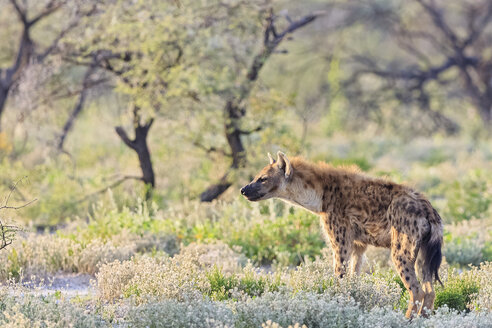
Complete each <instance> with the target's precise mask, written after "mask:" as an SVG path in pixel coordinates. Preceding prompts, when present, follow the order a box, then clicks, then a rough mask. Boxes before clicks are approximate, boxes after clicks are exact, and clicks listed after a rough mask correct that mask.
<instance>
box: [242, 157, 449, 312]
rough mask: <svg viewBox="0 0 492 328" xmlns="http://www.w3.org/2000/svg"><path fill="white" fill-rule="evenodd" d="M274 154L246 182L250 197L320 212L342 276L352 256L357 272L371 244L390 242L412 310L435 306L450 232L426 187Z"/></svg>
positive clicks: (247, 195) (335, 264)
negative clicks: (435, 282) (445, 235)
mask: <svg viewBox="0 0 492 328" xmlns="http://www.w3.org/2000/svg"><path fill="white" fill-rule="evenodd" d="M269 157H270V164H269V165H267V166H266V167H265V168H263V170H261V171H260V173H259V174H258V175H257V176H256V177H255V179H254V180H253V181H252V182H251V183H250V184H248V185H247V186H245V187H244V188H242V189H241V193H242V194H243V195H244V196H245V197H247V198H248V199H249V200H251V201H258V200H263V199H268V198H272V197H276V198H280V199H282V200H284V201H287V202H290V203H293V204H295V205H298V206H301V207H303V208H306V209H307V210H309V211H311V212H313V213H316V214H318V215H319V216H320V220H321V227H322V231H323V234H324V235H325V237H326V240H327V242H329V243H330V245H331V247H332V250H333V258H334V267H335V272H336V274H337V275H338V276H340V277H343V276H344V275H345V274H346V272H347V268H348V264H349V262H351V270H352V272H355V273H357V274H359V273H360V270H361V266H362V261H363V258H364V252H365V250H366V249H367V246H368V245H373V246H378V247H385V248H390V249H391V257H392V260H393V263H394V264H395V267H396V269H397V271H398V273H399V275H400V277H401V280H402V281H403V284H404V285H405V287H406V289H408V291H409V293H410V301H409V306H408V310H407V313H406V315H407V317H412V316H413V315H414V314H423V315H426V312H425V311H423V309H424V308H427V309H429V310H431V309H432V308H433V305H434V298H435V293H434V288H433V278H436V279H437V280H439V277H438V270H439V266H440V264H441V258H442V255H441V247H442V240H443V238H442V236H443V232H442V222H441V218H440V216H439V214H438V213H437V211H436V210H435V209H434V208H433V207H432V205H431V204H430V202H429V201H428V200H427V199H426V198H425V197H424V196H423V195H422V194H420V193H418V192H416V191H414V190H413V189H411V188H409V187H407V186H404V185H401V184H396V183H393V182H390V181H387V180H384V179H376V178H371V177H368V176H365V175H363V174H361V173H360V172H359V171H357V170H356V169H350V168H334V167H332V166H330V165H328V164H325V163H317V164H314V163H310V162H308V161H305V160H303V159H302V158H298V157H296V158H292V160H289V159H288V158H287V156H285V155H284V154H283V153H281V152H279V153H278V158H277V160H276V161H275V160H273V158H272V157H271V156H269ZM416 272H418V273H419V276H420V279H421V282H419V280H418V279H417V274H416ZM439 281H440V280H439Z"/></svg>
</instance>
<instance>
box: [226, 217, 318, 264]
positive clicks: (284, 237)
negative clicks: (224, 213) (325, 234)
mask: <svg viewBox="0 0 492 328" xmlns="http://www.w3.org/2000/svg"><path fill="white" fill-rule="evenodd" d="M229 243H230V244H233V245H239V246H241V248H242V249H243V251H244V254H245V255H246V256H248V257H249V258H251V259H253V260H255V261H256V262H258V263H263V264H268V263H272V262H274V261H275V262H278V263H280V264H295V265H297V264H299V263H301V262H302V261H303V259H304V258H305V257H306V258H311V259H313V258H314V257H315V256H319V255H320V254H321V249H322V248H323V247H324V245H325V244H324V241H323V239H322V238H321V234H320V232H319V219H318V217H316V216H315V215H312V214H310V213H306V212H296V213H295V214H288V215H284V216H282V217H277V218H275V219H264V220H263V222H261V223H256V224H253V225H252V226H251V227H250V229H248V230H247V231H241V230H238V231H236V232H234V234H233V236H232V238H231V240H230V241H229Z"/></svg>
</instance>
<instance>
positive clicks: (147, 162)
mask: <svg viewBox="0 0 492 328" xmlns="http://www.w3.org/2000/svg"><path fill="white" fill-rule="evenodd" d="M138 112H139V108H137V107H136V108H135V109H134V110H133V115H134V117H133V120H134V129H135V139H133V140H130V138H129V137H128V134H127V133H126V131H125V130H124V129H123V127H121V126H118V127H116V128H115V130H116V133H117V134H118V136H119V137H120V138H121V140H122V141H123V142H124V143H125V144H126V145H127V146H128V147H130V148H131V149H133V150H134V151H135V152H136V153H137V155H138V161H139V163H140V168H141V170H142V181H143V182H144V183H145V185H146V187H147V190H146V191H145V199H147V200H148V199H150V198H151V197H152V191H153V189H154V188H155V174H154V168H153V166H152V159H151V155H150V150H149V146H148V144H147V135H148V133H149V130H150V128H151V126H152V124H153V123H154V119H153V118H152V119H150V120H149V121H148V122H147V123H145V124H144V125H141V123H140V115H139V113H138Z"/></svg>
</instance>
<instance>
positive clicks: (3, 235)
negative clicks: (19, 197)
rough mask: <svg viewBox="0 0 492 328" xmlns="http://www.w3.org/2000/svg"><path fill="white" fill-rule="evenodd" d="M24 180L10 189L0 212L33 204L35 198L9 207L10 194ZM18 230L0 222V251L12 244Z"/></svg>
mask: <svg viewBox="0 0 492 328" xmlns="http://www.w3.org/2000/svg"><path fill="white" fill-rule="evenodd" d="M26 178H27V177H24V178H22V179H19V180H18V181H17V182H15V183H14V184H13V185H12V186H11V187H10V192H9V193H8V195H7V197H5V201H4V202H3V205H1V206H0V210H4V209H11V210H18V209H21V208H24V207H26V206H29V205H31V204H32V203H34V202H35V201H36V200H37V199H36V198H34V199H32V200H30V201H29V202H27V203H24V204H22V205H19V206H11V205H9V201H10V197H11V196H12V193H13V192H14V191H15V190H17V185H18V184H19V183H20V182H22V181H23V180H24V179H26ZM19 230H20V229H19V227H17V226H14V225H7V224H4V223H3V222H2V221H1V220H0V250H2V249H4V248H5V247H7V246H8V245H10V244H12V242H13V241H14V238H15V235H16V233H17V231H19Z"/></svg>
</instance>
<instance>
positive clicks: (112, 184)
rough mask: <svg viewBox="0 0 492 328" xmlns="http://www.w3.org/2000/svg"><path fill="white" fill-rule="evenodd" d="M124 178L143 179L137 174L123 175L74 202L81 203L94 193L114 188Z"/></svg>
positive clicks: (124, 179)
mask: <svg viewBox="0 0 492 328" xmlns="http://www.w3.org/2000/svg"><path fill="white" fill-rule="evenodd" d="M126 180H140V181H143V178H142V177H139V176H135V175H124V176H123V177H121V178H120V179H118V180H116V181H114V182H113V183H111V184H109V185H107V186H106V187H104V188H101V189H99V190H97V191H94V192H93V193H90V194H88V195H86V196H84V197H82V198H80V199H78V200H76V201H75V204H78V203H82V202H85V201H86V200H88V199H90V198H92V197H94V196H96V195H99V194H101V193H103V192H105V191H107V190H108V189H112V188H115V187H117V186H119V185H120V184H122V183H123V182H125V181H126Z"/></svg>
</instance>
